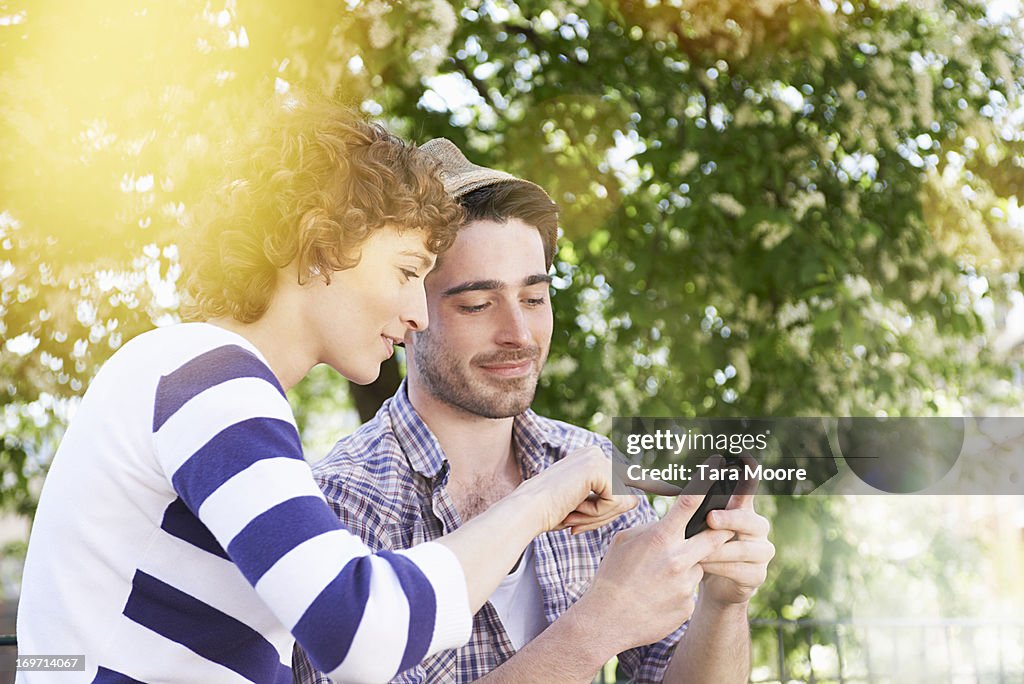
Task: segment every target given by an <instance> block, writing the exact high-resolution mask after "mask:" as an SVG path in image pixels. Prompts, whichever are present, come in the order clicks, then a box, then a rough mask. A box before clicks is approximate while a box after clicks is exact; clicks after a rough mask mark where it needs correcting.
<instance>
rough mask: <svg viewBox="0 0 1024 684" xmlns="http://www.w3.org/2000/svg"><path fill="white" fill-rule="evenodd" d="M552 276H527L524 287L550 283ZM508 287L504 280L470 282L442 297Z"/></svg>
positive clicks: (539, 274) (540, 274)
mask: <svg viewBox="0 0 1024 684" xmlns="http://www.w3.org/2000/svg"><path fill="white" fill-rule="evenodd" d="M550 282H551V276H549V275H547V274H546V273H537V274H536V275H531V276H526V277H525V278H523V284H522V287H530V286H531V285H536V284H538V283H550ZM504 287H506V284H505V282H504V281H502V280H469V281H466V282H464V283H459V284H458V285H454V286H452V287H449V288H448V289H447V290H445V291H444V292H442V293H441V296H442V297H452V296H454V295H457V294H462V293H463V292H474V291H478V290H501V289H503V288H504Z"/></svg>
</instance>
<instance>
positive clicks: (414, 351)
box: [295, 139, 774, 684]
mask: <svg viewBox="0 0 1024 684" xmlns="http://www.w3.org/2000/svg"><path fill="white" fill-rule="evenodd" d="M422 149H423V150H424V151H427V152H429V153H430V154H432V155H433V156H435V157H436V158H437V159H438V160H439V161H440V163H441V167H442V179H443V180H444V182H445V188H446V190H448V192H449V193H450V194H451V195H452V196H453V197H455V198H456V199H457V200H458V201H459V203H460V204H461V205H462V206H463V209H464V210H465V211H466V220H465V223H464V225H463V227H462V228H461V230H460V231H459V234H458V236H457V237H456V240H455V243H454V244H453V246H452V247H451V248H450V249H449V250H448V251H447V252H445V253H444V254H443V255H442V256H441V257H440V259H439V260H438V265H437V266H436V268H435V270H434V271H433V272H432V273H431V274H430V275H429V276H428V277H427V279H426V289H427V305H428V319H429V321H430V324H429V327H428V328H427V329H426V330H422V331H419V332H415V333H411V334H410V335H408V336H407V337H406V350H407V354H408V359H409V376H408V379H407V380H406V381H405V382H404V383H403V385H402V386H401V387H400V388H399V390H398V392H397V394H396V395H395V396H394V397H392V398H391V399H389V400H388V401H387V402H386V403H385V404H384V406H383V407H382V408H381V409H380V411H379V412H378V414H377V415H376V417H375V418H374V419H373V420H371V421H370V422H369V423H367V424H366V425H364V426H363V427H362V428H361V429H360V430H358V431H357V432H356V433H355V434H353V435H352V436H350V437H348V438H346V439H343V440H341V441H340V442H339V443H338V444H337V446H336V447H335V448H334V450H333V451H332V452H331V454H330V455H329V456H328V457H327V458H326V459H325V460H324V461H322V462H321V463H319V464H318V465H317V466H316V468H315V473H316V475H317V478H318V481H319V483H320V485H321V487H322V488H323V489H324V492H325V494H326V496H327V498H328V500H329V501H331V503H332V505H333V506H334V508H335V510H336V511H337V513H338V514H339V516H340V517H341V519H342V521H343V522H344V524H345V525H346V526H347V527H349V528H350V529H352V530H355V531H357V532H358V533H360V534H361V535H362V536H363V539H364V540H365V541H366V543H367V544H368V545H369V546H371V547H372V548H380V549H402V548H409V547H412V546H414V545H416V544H419V543H423V542H426V541H429V540H431V539H435V538H437V537H438V536H440V535H442V534H444V533H446V532H447V531H449V530H452V529H455V528H457V527H458V526H459V525H460V524H462V523H463V522H464V521H466V520H468V519H470V518H472V517H473V516H475V515H477V514H479V513H481V512H482V511H485V510H487V509H488V508H489V507H490V506H491V505H492V504H493V503H495V502H496V501H498V500H500V499H501V498H502V497H504V496H505V495H506V494H508V493H509V492H511V491H512V490H513V489H514V488H515V487H516V485H518V484H519V483H520V482H521V481H522V480H524V479H526V478H529V477H531V476H533V475H535V474H536V473H538V472H540V471H542V470H544V469H545V468H547V467H550V466H551V465H552V464H553V463H554V462H556V461H557V460H559V459H560V458H562V457H564V456H565V455H566V454H568V453H570V452H571V451H572V450H574V449H576V448H579V447H581V446H586V445H595V444H596V445H600V446H601V447H602V448H604V449H605V450H606V451H610V445H609V443H608V441H607V440H606V439H604V438H602V437H600V436H598V435H595V434H593V433H590V432H588V431H586V430H583V429H580V428H576V427H573V426H570V425H567V424H565V423H561V422H558V421H554V420H550V419H547V418H543V417H541V416H538V415H537V414H535V413H533V412H532V411H530V410H529V405H530V403H531V402H532V400H533V396H534V392H535V390H536V386H537V379H538V376H539V374H540V371H541V368H542V366H543V364H544V361H545V359H546V357H547V353H548V348H549V344H550V339H551V332H552V314H551V305H550V302H549V297H548V295H549V286H550V281H551V278H550V277H549V275H548V271H549V269H550V267H551V263H552V260H553V255H554V249H555V237H556V230H557V207H556V206H555V204H554V202H552V201H551V199H550V198H549V197H548V196H547V194H546V193H545V192H544V191H543V190H542V189H541V188H540V187H538V186H537V185H535V184H533V183H529V182H527V181H523V180H520V179H517V178H514V177H512V176H510V175H508V174H505V173H502V172H499V171H494V170H491V169H486V168H483V167H479V166H476V165H474V164H471V163H470V162H469V161H468V160H466V158H465V157H464V156H463V155H462V154H461V152H459V150H458V149H457V148H456V147H455V146H454V145H453V144H452V143H451V142H449V141H447V140H443V139H440V140H433V141H431V142H429V143H427V144H426V145H424V146H423V148H422ZM699 502H700V497H694V496H684V497H680V499H679V500H677V502H676V504H675V505H674V506H673V507H672V509H671V510H670V511H669V514H668V515H666V516H665V518H664V519H663V520H661V521H660V522H654V521H656V520H657V517H656V515H655V514H654V512H653V511H652V509H651V507H650V506H649V505H648V504H647V502H646V501H645V500H644V501H641V505H639V506H638V507H637V508H635V509H634V510H632V511H630V512H629V513H627V514H625V515H623V516H622V517H621V518H620V519H619V520H617V521H616V522H615V523H613V524H611V525H609V526H607V527H605V528H603V529H601V530H593V531H590V532H586V533H583V534H578V535H570V534H569V533H567V532H551V533H546V534H543V535H541V536H540V537H537V538H536V539H535V540H534V543H533V544H532V545H531V547H529V548H528V549H527V550H526V551H525V553H524V554H523V556H522V558H521V559H520V561H519V564H518V566H517V567H516V568H515V569H514V570H513V572H512V573H511V574H510V575H509V577H508V578H507V579H506V581H505V582H503V583H502V585H501V587H499V589H498V591H497V592H496V593H495V594H494V595H493V596H492V597H491V600H490V601H489V602H488V603H487V604H485V605H484V607H483V608H482V609H481V610H480V611H479V612H478V613H477V614H476V616H475V618H474V624H473V635H472V637H471V639H470V643H469V644H468V645H467V646H465V647H463V648H461V649H459V650H458V651H447V652H444V653H441V654H438V655H437V656H435V657H433V658H430V659H428V660H426V661H424V662H423V664H422V665H420V666H417V667H415V668H412V669H410V670H407V671H406V672H403V673H401V674H400V675H399V676H398V678H397V680H396V681H402V682H435V681H445V682H454V681H458V682H465V681H473V680H477V679H480V678H484V681H495V682H497V681H508V682H522V681H581V682H586V681H590V680H591V679H592V677H593V676H594V674H595V672H596V671H597V670H598V669H599V668H600V667H601V665H602V664H603V663H605V662H606V661H607V660H608V659H609V658H611V657H612V656H614V655H616V654H618V655H619V663H620V665H621V666H622V667H623V668H624V669H625V670H626V674H627V675H628V676H629V677H630V679H631V680H632V681H636V682H641V681H662V680H666V681H688V682H715V683H716V684H717V683H720V682H722V683H728V682H745V681H747V677H748V674H749V634H748V626H747V616H746V609H747V602H748V601H749V599H750V596H751V595H752V594H753V592H754V590H755V589H756V588H757V587H758V586H759V585H760V584H761V582H763V580H764V576H765V572H766V568H767V563H768V561H769V560H770V559H771V557H772V555H773V554H774V548H773V547H772V545H771V543H770V542H769V541H768V540H767V532H768V522H767V520H765V519H764V518H763V517H761V516H759V515H757V514H756V513H754V511H753V508H752V501H751V497H750V496H743V497H734V500H733V503H731V504H730V510H726V511H718V512H716V513H715V514H714V515H712V516H710V517H709V520H708V522H709V526H710V527H711V528H712V529H710V530H707V531H705V532H703V533H701V534H699V535H696V536H695V537H693V538H691V539H689V540H687V539H684V533H683V528H684V527H685V524H686V522H687V521H688V520H689V518H690V516H692V514H693V512H694V510H695V509H696V507H697V505H698V504H699ZM613 539H614V543H613ZM698 583H700V594H699V596H700V598H699V600H697V601H696V602H695V601H694V600H693V597H694V591H695V589H696V588H697V585H698ZM687 620H689V622H688V629H687ZM296 655H297V657H296V663H295V671H296V675H297V676H298V677H299V679H300V681H313V677H312V673H311V671H310V668H309V667H308V664H306V663H305V662H303V661H304V659H303V658H302V654H301V653H297V654H296Z"/></svg>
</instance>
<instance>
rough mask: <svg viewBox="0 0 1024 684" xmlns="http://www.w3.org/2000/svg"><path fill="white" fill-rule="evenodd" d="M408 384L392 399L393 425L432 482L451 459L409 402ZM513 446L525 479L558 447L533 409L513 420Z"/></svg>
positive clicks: (419, 469) (418, 467)
mask: <svg viewBox="0 0 1024 684" xmlns="http://www.w3.org/2000/svg"><path fill="white" fill-rule="evenodd" d="M407 382H408V381H407V380H402V384H401V385H400V386H399V387H398V391H397V392H395V396H394V397H392V399H391V405H390V413H391V425H392V428H393V429H394V431H395V436H396V437H397V438H398V442H399V444H400V445H401V447H402V450H403V451H404V452H405V455H406V457H407V458H408V459H409V465H410V466H412V469H413V470H414V471H416V472H417V473H419V474H420V475H423V476H424V477H427V478H430V479H433V478H436V477H437V476H438V475H439V474H442V472H446V471H447V469H448V457H447V456H445V453H444V450H443V449H442V448H441V445H440V443H438V441H437V437H435V436H434V433H433V432H431V431H430V428H429V427H427V424H426V423H424V422H423V419H422V418H420V415H419V414H418V413H417V412H416V409H415V408H414V407H413V405H412V402H411V401H409V393H408V389H407ZM512 443H513V445H514V446H515V449H516V456H517V457H518V458H519V463H520V465H521V466H522V468H523V475H524V477H533V476H534V475H536V474H537V473H539V472H541V471H542V470H544V469H545V468H547V467H549V466H550V465H551V464H552V462H553V458H552V453H553V450H552V449H551V447H553V446H557V445H556V444H554V443H553V442H552V435H551V434H550V430H549V429H548V428H547V426H546V425H545V424H544V423H543V422H542V421H541V420H540V417H539V416H538V415H537V414H536V413H534V412H533V410H532V409H527V410H526V411H525V412H524V413H521V414H519V415H518V416H516V417H515V419H514V420H513V422H512Z"/></svg>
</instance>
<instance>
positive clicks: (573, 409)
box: [0, 0, 1024, 615]
mask: <svg viewBox="0 0 1024 684" xmlns="http://www.w3.org/2000/svg"><path fill="white" fill-rule="evenodd" d="M69 26H73V27H74V30H73V31H70V30H68V28H67V27H69ZM168 27H174V37H169V36H168ZM1021 28H1022V27H1021V20H1020V18H1019V17H1009V18H997V17H989V16H987V15H986V9H985V6H984V5H983V4H981V3H978V2H973V1H967V2H946V3H941V2H937V1H933V0H925V1H924V2H900V1H898V0H884V1H883V0H857V1H854V0H848V1H844V2H842V3H834V2H831V1H829V0H822V1H821V2H810V1H809V0H764V1H763V2H758V3H746V2H719V3H706V2H696V1H695V0H680V1H679V2H661V3H658V2H636V1H632V0H617V1H616V0H609V1H607V2H603V3H582V2H580V3H577V2H552V3H541V2H532V1H525V0H524V1H523V2H519V3H513V2H506V1H504V0H494V1H492V0H487V1H486V2H465V3H461V2H460V3H456V4H455V5H454V6H452V5H449V4H448V3H446V2H445V1H444V0H413V1H411V2H406V3H393V4H389V3H385V2H383V1H382V0H373V1H371V2H358V1H356V0H353V1H352V2H349V3H347V5H345V6H344V7H343V6H341V5H338V6H334V5H330V4H323V3H312V2H310V3H299V4H294V3H293V4H292V5H289V6H287V7H285V6H284V5H283V4H281V3H274V2H269V1H268V0H248V1H246V0H228V1H227V2H226V4H225V5H224V7H223V9H217V8H216V7H215V6H210V5H208V6H206V7H205V8H201V7H199V6H198V5H193V4H188V3H184V2H170V3H167V2H160V3H156V2H151V3H137V4H132V5H126V4H120V3H114V2H110V3H89V2H87V3H77V4H73V5H67V3H59V4H58V3H55V2H52V0H43V1H41V2H40V1H38V0H37V1H34V2H31V3H29V2H9V3H7V4H6V5H5V6H4V9H3V10H2V15H0V50H2V54H3V55H4V64H5V69H4V73H3V75H2V76H0V102H2V103H3V104H2V105H0V112H2V115H0V126H2V130H3V134H4V140H5V141H8V143H7V144H5V145H4V146H3V148H2V149H0V177H2V178H3V184H2V187H3V190H2V191H0V192H2V194H0V279H2V280H0V329H2V330H3V331H4V340H5V343H4V346H3V348H2V350H0V369H2V378H3V391H2V392H0V404H2V406H3V410H4V420H5V423H4V425H5V427H4V430H3V432H2V435H0V436H2V440H3V441H2V446H0V467H2V472H3V478H2V480H0V506H4V507H7V508H11V507H13V508H15V509H17V510H19V511H22V512H26V513H27V512H30V511H31V510H32V507H33V505H34V503H33V502H34V500H35V499H34V497H35V494H36V492H37V485H38V481H39V479H40V477H41V474H42V472H43V469H44V467H45V464H46V462H47V461H48V459H49V457H50V456H51V455H52V451H53V448H54V445H55V443H56V439H57V437H58V436H59V433H60V431H61V429H62V425H63V421H64V420H65V418H66V415H67V413H68V412H69V411H70V410H71V408H72V407H73V405H74V400H75V398H76V397H77V396H79V395H80V394H81V392H82V391H83V389H84V387H85V386H86V385H87V383H88V380H89V378H90V377H91V376H92V375H93V374H94V373H95V371H96V369H97V367H98V365H99V364H101V363H102V361H103V360H104V359H105V358H106V357H107V356H108V355H109V354H110V353H112V351H113V350H114V349H116V348H117V347H118V346H119V345H120V344H122V343H123V342H124V341H126V340H127V339H129V338H131V337H132V336H133V335H135V334H137V333H138V332H140V331H142V330H144V329H146V328H148V327H150V326H152V325H153V324H159V323H161V322H163V321H165V320H171V319H173V317H174V315H175V313H174V312H175V310H176V306H177V299H176V298H175V296H174V295H173V288H174V285H175V283H176V282H177V279H178V276H179V272H180V270H179V267H178V264H177V252H176V248H175V241H176V240H177V238H178V235H179V233H180V231H181V230H182V229H183V226H184V222H185V216H186V214H187V211H188V209H189V207H190V206H191V205H192V204H194V203H195V201H196V200H197V198H198V197H199V196H200V195H201V194H202V191H203V190H204V189H205V188H206V187H207V186H208V185H209V184H210V183H211V182H213V181H214V179H215V178H216V176H217V174H218V169H219V167H220V160H221V155H222V154H223V152H222V149H223V145H222V143H224V142H225V141H228V140H230V139H233V138H236V137H239V136H240V135H242V134H244V133H245V132H246V130H247V128H248V122H249V121H250V120H251V119H252V118H253V116H254V115H255V113H256V112H258V111H259V110H260V109H261V108H262V107H265V106H267V105H266V102H267V100H268V99H269V100H271V101H272V100H273V98H274V97H275V95H274V93H275V92H276V93H277V95H276V97H278V98H282V97H287V92H288V90H289V88H292V87H300V86H301V87H304V88H308V89H313V90H320V91H323V92H326V93H328V94H332V95H334V96H335V97H337V98H339V99H342V100H345V101H348V102H351V103H353V104H355V105H356V106H359V107H361V108H362V109H363V110H364V111H365V112H367V113H368V114H370V115H373V116H376V117H383V118H384V119H385V121H386V122H387V124H388V125H389V126H390V127H391V128H392V129H393V130H395V131H396V132H397V133H399V134H402V135H405V136H407V137H409V138H412V139H415V140H418V141H423V140H426V139H428V138H432V137H437V136H445V137H448V138H450V139H452V140H453V141H454V142H456V143H457V144H458V145H460V146H461V147H462V148H463V149H465V150H466V151H467V154H468V156H469V157H470V158H471V159H473V160H474V161H476V162H479V163H483V164H488V165H493V166H496V167H500V168H503V169H506V170H508V171H510V172H513V173H517V174H520V175H522V176H524V177H527V178H530V179H531V180H534V181H536V182H538V183H539V184H541V185H542V186H544V187H545V188H547V189H548V190H549V191H550V192H551V194H552V196H553V197H554V198H555V199H556V201H558V202H559V204H560V205H561V208H562V225H563V228H564V230H565V236H564V239H563V240H562V243H561V248H560V251H559V253H558V257H557V259H556V269H557V278H556V281H555V297H554V302H555V310H556V335H555V339H554V343H553V348H552V353H551V360H550V362H549V369H548V373H547V374H546V375H545V377H544V379H543V382H542V387H541V391H540V394H539V396H538V400H537V404H536V406H537V408H538V410H540V411H541V412H543V413H546V414H549V415H552V416H555V417H559V418H563V419H566V420H570V421H574V422H577V423H581V424H584V425H589V426H592V427H595V428H598V429H607V426H608V420H609V418H610V417H611V416H614V415H665V416H739V415H775V416H780V415H821V414H824V415H848V414H868V415H874V414H876V413H882V412H884V413H885V414H888V415H922V414H942V413H944V412H947V411H952V410H960V409H963V410H969V411H970V410H984V409H985V408H986V407H988V406H991V405H994V404H1000V403H1004V404H1010V403H1012V402H1014V401H1018V400H1019V399H1020V396H1021V392H1020V387H1019V383H1015V382H1014V381H1013V377H1014V373H1019V365H1020V364H1019V359H1018V358H1017V357H1014V356H1009V357H1007V356H1005V355H1003V354H1001V353H998V352H997V350H996V349H995V347H994V345H993V339H994V337H995V335H996V333H997V332H998V328H999V325H1000V324H1001V319H1002V316H1003V315H1004V313H1005V311H1006V309H1007V307H1008V302H1009V301H1010V297H1011V296H1012V295H1014V294H1015V293H1016V294H1017V296H1019V291H1020V282H1019V271H1020V269H1021V267H1022V262H1021V258H1020V256H1019V255H1020V254H1022V253H1024V251H1022V250H1021V249H1020V248H1021V246H1022V238H1021V233H1020V228H1021V226H1022V225H1024V215H1022V213H1021V211H1020V209H1019V204H1018V202H1019V199H1020V197H1021V191H1022V182H1024V172H1022V167H1024V143H1022V133H1021V127H1022V126H1021V124H1022V122H1021V116H1020V111H1021V105H1022V102H1021V93H1022V89H1024V58H1022V51H1021V43H1020V36H1022V35H1024V31H1022V30H1021ZM330 382H331V381H328V380H325V378H324V377H323V376H322V375H320V374H318V375H317V376H316V377H315V378H314V380H312V381H311V383H314V384H307V385H306V386H300V387H299V388H297V389H296V390H295V392H294V393H293V395H292V396H293V398H294V399H295V400H296V401H298V402H299V406H298V413H299V416H300V418H303V420H304V419H305V417H306V416H307V415H308V414H309V413H310V411H315V410H321V411H322V410H330V408H329V407H327V408H324V407H317V406H314V401H322V400H323V398H324V394H325V390H324V387H325V386H326V384H329V383H330ZM335 382H336V381H335ZM392 382H394V379H392ZM335 386H336V387H337V388H338V391H339V392H340V391H341V388H343V386H344V385H343V384H338V385H335ZM388 393H389V392H388V391H387V390H384V391H383V392H381V391H378V392H376V393H375V394H374V392H373V391H372V390H371V391H370V393H369V395H365V396H370V397H371V399H370V401H369V403H368V404H364V406H363V408H362V409H361V412H363V414H364V416H365V415H366V412H368V411H369V412H372V408H373V407H374V405H375V403H379V401H380V399H381V396H386V395H387V394H388ZM373 396H376V398H375V399H374V398H372V397H373ZM770 505H771V506H777V507H778V510H779V514H780V515H783V514H786V515H788V514H792V515H797V514H804V513H807V512H809V511H813V512H815V516H816V519H818V520H832V521H839V520H841V518H842V515H843V511H844V508H843V506H844V504H843V503H842V502H840V501H788V500H787V501H780V502H777V503H773V504H770ZM786 511H789V512H790V513H788V514H787V513H786ZM783 519H785V515H783ZM835 524H836V525H838V522H835ZM823 534H825V532H823ZM829 544H830V546H829V547H828V548H829V549H831V550H830V551H829V552H828V554H827V555H828V558H829V559H831V560H829V561H828V563H824V564H822V563H819V564H817V565H814V566H813V567H814V568H815V574H814V575H813V577H809V576H808V574H807V573H808V570H807V568H806V567H801V568H798V567H797V566H796V565H795V562H796V561H794V560H793V559H792V558H791V559H790V560H788V561H787V560H786V559H781V558H780V559H779V560H778V561H777V562H776V568H777V573H778V575H779V577H785V576H790V577H802V578H804V579H805V580H806V581H807V582H810V583H811V584H813V583H814V582H817V583H818V585H819V586H822V587H825V586H832V585H834V583H835V579H836V577H838V576H840V575H842V573H843V572H844V570H843V567H842V563H841V560H840V559H842V558H844V557H849V555H850V554H852V553H853V547H852V546H851V544H852V542H851V541H849V540H845V541H844V538H842V537H841V536H837V537H835V538H833V539H829ZM818 548H819V551H820V552H821V553H822V554H824V553H825V552H824V551H821V549H823V548H824V546H820V547H818ZM844 554H845V555H844ZM821 558H824V555H822V556H819V560H820V559H821ZM955 571H956V567H955V566H953V565H950V566H949V569H948V572H950V573H953V572H955ZM787 572H791V573H792V574H791V575H786V573H787ZM789 588H791V587H789V585H786V584H785V583H782V584H780V588H779V591H778V592H772V593H770V594H767V595H764V596H762V597H761V598H760V600H761V601H762V606H763V607H764V609H765V610H766V611H767V613H769V614H776V615H784V614H787V613H786V612H785V610H784V609H785V608H787V606H789V603H788V602H790V601H792V595H791V594H787V593H785V592H786V591H788V589H789ZM789 608H792V607H791V606H789ZM790 613H792V611H790Z"/></svg>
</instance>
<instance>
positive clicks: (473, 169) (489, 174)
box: [419, 138, 550, 200]
mask: <svg viewBox="0 0 1024 684" xmlns="http://www.w3.org/2000/svg"><path fill="white" fill-rule="evenodd" d="M419 149H421V150H423V151H424V152H426V153H427V154H429V155H430V156H431V157H433V158H434V159H436V160H437V161H439V162H440V163H441V182H442V183H444V189H445V191H446V192H447V193H448V194H449V195H451V196H452V197H453V198H454V199H456V200H458V199H459V198H461V197H462V196H463V195H465V194H467V193H470V192H473V191H474V190H479V189H480V188H485V187H487V186H488V185H494V184H496V183H523V184H525V185H532V186H533V187H535V188H537V189H538V190H540V191H541V192H543V193H544V195H545V196H547V192H546V191H545V190H544V188H542V187H540V186H539V185H537V184H536V183H531V182H530V181H528V180H523V179H522V178H516V177H515V176H513V175H512V174H511V173H505V172H504V171H497V170H495V169H489V168H487V167H486V166H479V165H478V164H474V163H473V162H471V161H469V160H468V159H466V155H464V154H462V150H460V149H459V148H458V147H457V146H456V145H455V143H453V142H452V141H451V140H449V139H448V138H434V139H433V140H428V141H427V142H425V143H423V144H422V145H420V148H419ZM548 199H550V197H548Z"/></svg>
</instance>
